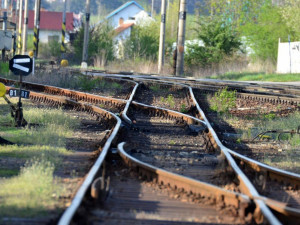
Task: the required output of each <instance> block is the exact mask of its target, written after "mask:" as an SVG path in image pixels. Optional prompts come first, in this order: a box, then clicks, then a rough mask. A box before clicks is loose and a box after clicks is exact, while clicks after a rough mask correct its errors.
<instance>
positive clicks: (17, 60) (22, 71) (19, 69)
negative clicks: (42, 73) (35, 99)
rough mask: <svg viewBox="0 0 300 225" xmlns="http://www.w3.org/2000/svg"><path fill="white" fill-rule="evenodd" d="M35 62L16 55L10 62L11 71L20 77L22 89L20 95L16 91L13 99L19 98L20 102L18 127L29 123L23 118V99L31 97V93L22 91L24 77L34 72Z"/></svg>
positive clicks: (17, 112) (17, 116)
mask: <svg viewBox="0 0 300 225" xmlns="http://www.w3.org/2000/svg"><path fill="white" fill-rule="evenodd" d="M32 68H33V60H32V59H31V58H30V57H29V56H28V55H15V56H14V57H13V58H12V59H11V60H9V69H10V70H11V71H12V72H13V73H14V74H15V75H17V76H20V89H19V93H18V94H17V91H15V95H13V96H12V97H19V102H18V105H17V109H16V113H15V121H16V124H17V126H18V127H21V126H26V124H27V122H26V120H24V118H23V107H22V102H21V98H22V97H23V98H24V97H25V98H28V97H29V92H28V91H27V92H26V91H24V90H22V76H28V75H29V74H30V73H31V72H32Z"/></svg>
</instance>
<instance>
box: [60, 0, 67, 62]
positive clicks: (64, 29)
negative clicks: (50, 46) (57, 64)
mask: <svg viewBox="0 0 300 225" xmlns="http://www.w3.org/2000/svg"><path fill="white" fill-rule="evenodd" d="M66 9H67V0H65V3H64V12H63V19H62V26H61V46H60V51H61V58H62V59H64V57H65V52H66V48H65V36H66Z"/></svg>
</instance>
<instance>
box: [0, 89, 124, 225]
mask: <svg viewBox="0 0 300 225" xmlns="http://www.w3.org/2000/svg"><path fill="white" fill-rule="evenodd" d="M6 88H7V89H8V88H9V87H6ZM30 98H31V99H32V100H40V101H43V102H48V103H54V102H56V103H57V104H59V105H71V106H72V107H75V108H77V109H79V108H81V109H83V110H84V111H88V112H89V113H92V114H94V113H96V114H104V115H105V118H108V119H114V120H115V121H116V123H115V126H114V128H113V130H112V131H111V132H110V133H109V137H108V139H107V140H106V142H105V144H104V147H103V148H102V151H101V153H100V155H99V157H98V158H97V160H96V162H95V163H94V165H93V167H92V168H91V169H90V170H89V172H88V174H87V175H86V177H85V179H84V181H83V183H82V185H81V186H80V188H79V189H78V191H77V193H76V195H75V197H74V198H73V200H72V202H71V205H70V206H69V207H68V208H67V209H66V210H65V212H64V213H63V215H62V216H61V218H60V220H59V222H58V224H59V225H67V224H70V222H71V220H72V218H73V216H74V214H75V213H76V211H77V209H78V207H79V206H80V204H81V202H82V200H83V198H84V196H85V194H86V192H87V190H88V188H89V187H90V186H91V184H92V182H93V180H94V179H95V177H96V176H97V173H98V171H99V169H100V168H101V166H102V164H103V162H104V159H105V157H106V155H107V152H108V150H109V148H110V146H111V144H112V142H113V141H114V140H115V138H116V136H117V133H118V131H119V129H120V126H121V119H120V118H119V117H117V116H116V115H115V114H113V113H111V112H109V111H107V110H104V109H101V108H99V107H97V106H94V105H90V104H86V103H79V102H76V101H73V100H71V99H66V98H65V97H60V96H49V95H46V94H42V93H36V92H31V93H30Z"/></svg>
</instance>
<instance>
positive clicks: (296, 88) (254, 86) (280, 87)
mask: <svg viewBox="0 0 300 225" xmlns="http://www.w3.org/2000/svg"><path fill="white" fill-rule="evenodd" d="M81 72H84V73H85V74H86V75H88V73H91V74H94V75H96V74H97V75H96V76H98V75H99V73H100V74H102V75H105V76H117V77H122V78H129V77H130V78H145V79H156V80H171V81H172V82H174V81H175V82H178V81H179V82H188V85H190V86H193V85H194V84H195V85H206V86H211V85H213V86H214V88H216V85H218V86H219V87H220V88H222V87H226V86H229V87H231V88H237V89H241V88H243V89H244V90H247V91H254V92H255V91H258V92H265V91H266V92H270V94H272V91H276V92H278V93H281V94H282V95H284V94H287V95H294V96H295V97H296V96H299V95H300V85H292V84H282V83H280V84H276V83H275V82H274V83H267V82H264V83H260V82H256V81H229V80H218V79H203V78H202V79H201V78H200V79H197V78H193V77H186V78H183V77H173V76H161V75H160V74H142V73H139V74H135V73H133V72H116V71H115V72H112V71H107V70H105V71H97V70H84V71H82V70H81ZM120 74H121V75H120ZM273 94H276V93H274V92H273Z"/></svg>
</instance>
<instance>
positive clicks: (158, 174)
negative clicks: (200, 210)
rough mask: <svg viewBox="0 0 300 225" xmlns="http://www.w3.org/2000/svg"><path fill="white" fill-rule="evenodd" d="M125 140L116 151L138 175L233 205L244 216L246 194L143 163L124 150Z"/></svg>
mask: <svg viewBox="0 0 300 225" xmlns="http://www.w3.org/2000/svg"><path fill="white" fill-rule="evenodd" d="M124 145H125V142H122V143H119V144H118V152H119V154H120V156H121V158H122V159H123V160H124V162H125V163H126V164H127V165H129V166H130V167H131V168H135V170H136V171H137V172H138V174H139V175H140V176H142V177H143V178H146V179H147V180H148V181H154V182H156V183H158V184H163V185H167V186H170V187H172V188H173V189H182V190H184V191H186V192H187V193H190V194H194V195H196V196H197V195H198V196H203V195H205V196H209V197H212V198H214V199H215V200H216V201H217V202H223V203H224V204H225V205H226V206H234V207H235V208H236V209H240V211H239V213H240V214H241V215H242V216H245V215H244V213H245V209H246V208H247V207H248V206H250V205H251V201H250V199H249V197H248V196H247V195H244V194H241V193H237V192H232V191H227V190H224V189H222V188H219V187H217V186H215V185H211V184H208V183H205V182H201V181H199V180H195V179H193V178H188V177H185V176H182V175H179V174H176V173H172V172H169V171H166V170H163V169H160V168H158V167H155V166H152V165H150V164H148V163H144V162H142V161H140V160H138V159H136V158H134V157H132V156H130V155H128V154H127V153H126V152H125V150H124Z"/></svg>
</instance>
